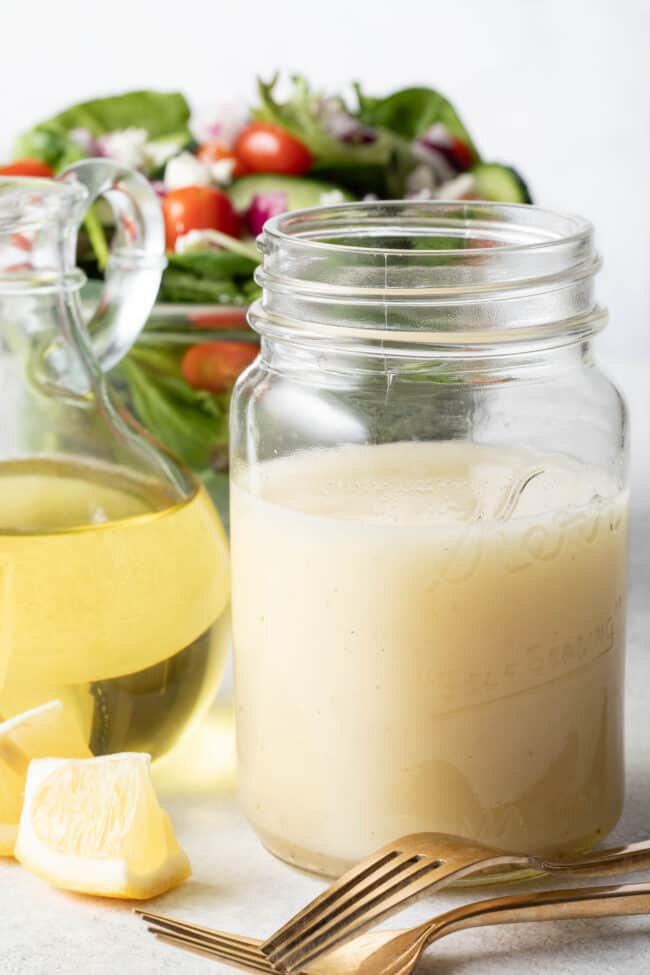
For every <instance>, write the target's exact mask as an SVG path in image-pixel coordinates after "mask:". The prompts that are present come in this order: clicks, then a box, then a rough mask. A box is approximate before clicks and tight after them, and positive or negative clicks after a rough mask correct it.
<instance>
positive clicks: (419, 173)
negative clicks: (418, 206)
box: [406, 163, 437, 199]
mask: <svg viewBox="0 0 650 975" xmlns="http://www.w3.org/2000/svg"><path fill="white" fill-rule="evenodd" d="M436 182H437V180H436V174H435V173H434V171H433V169H432V168H431V166H429V165H427V163H419V165H417V166H416V167H415V168H414V169H412V170H411V172H410V173H409V174H408V176H407V177H406V195H407V196H408V197H409V198H412V197H414V196H417V197H418V198H424V199H428V198H429V197H431V196H432V195H433V191H434V190H435V188H436ZM423 194H424V196H423V197H422V195H423Z"/></svg>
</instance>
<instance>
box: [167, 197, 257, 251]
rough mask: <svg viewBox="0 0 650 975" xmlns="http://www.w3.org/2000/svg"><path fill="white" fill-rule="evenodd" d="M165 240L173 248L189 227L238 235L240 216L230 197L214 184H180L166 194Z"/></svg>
mask: <svg viewBox="0 0 650 975" xmlns="http://www.w3.org/2000/svg"><path fill="white" fill-rule="evenodd" d="M162 208H163V216H164V218H165V240H166V244H167V248H168V249H169V250H173V248H174V245H175V243H176V238H177V237H180V236H182V234H186V233H188V231H190V230H220V231H221V232H222V233H224V234H229V235H230V236H231V237H239V234H240V230H241V227H240V223H239V217H238V216H237V214H236V213H235V211H234V209H233V206H232V203H231V202H230V199H229V198H228V196H227V195H226V194H225V193H222V191H221V190H218V189H216V188H215V187H214V186H183V187H182V189H179V190H172V191H171V192H170V193H167V195H166V196H165V198H164V200H163V202H162Z"/></svg>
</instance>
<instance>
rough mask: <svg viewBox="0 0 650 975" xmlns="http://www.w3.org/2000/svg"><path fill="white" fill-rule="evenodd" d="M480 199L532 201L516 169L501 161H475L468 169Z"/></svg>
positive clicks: (500, 201) (515, 201) (502, 201)
mask: <svg viewBox="0 0 650 975" xmlns="http://www.w3.org/2000/svg"><path fill="white" fill-rule="evenodd" d="M470 172H471V174H472V176H473V177H474V180H475V181H476V189H477V195H478V197H479V199H481V200H492V201H493V202H494V203H532V202H533V200H532V197H531V195H530V191H529V189H528V187H527V186H526V183H525V182H524V180H523V179H522V178H521V176H520V175H519V173H518V172H517V170H516V169H513V168H512V167H511V166H503V165H502V164H501V163H477V164H476V165H475V166H472V169H471V170H470Z"/></svg>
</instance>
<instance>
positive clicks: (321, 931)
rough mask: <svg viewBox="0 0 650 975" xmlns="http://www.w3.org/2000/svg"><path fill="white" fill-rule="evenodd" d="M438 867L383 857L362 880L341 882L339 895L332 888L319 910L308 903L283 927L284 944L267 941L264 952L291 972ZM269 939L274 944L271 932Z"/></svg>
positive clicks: (401, 898)
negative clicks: (379, 863)
mask: <svg viewBox="0 0 650 975" xmlns="http://www.w3.org/2000/svg"><path fill="white" fill-rule="evenodd" d="M439 866H440V861H438V860H433V859H431V858H429V857H421V856H414V855H407V854H399V855H396V856H395V857H393V858H391V859H390V860H384V861H383V863H382V864H381V866H380V867H379V869H377V870H375V871H373V873H372V874H370V875H368V874H366V876H365V877H364V878H363V879H364V882H363V883H361V884H352V885H349V884H346V885H344V892H343V895H342V896H341V895H340V894H339V896H336V891H331V894H330V896H329V897H326V898H324V900H323V902H322V903H323V904H324V907H323V908H321V909H320V910H319V909H318V908H316V910H313V909H310V905H308V906H307V908H306V910H305V912H303V916H302V917H301V916H300V915H299V916H298V917H297V918H296V919H295V920H296V921H297V922H298V923H297V924H296V925H295V926H294V925H293V923H292V924H291V928H289V926H287V929H286V934H285V938H284V940H283V943H281V944H280V945H279V946H278V947H276V948H275V949H274V950H272V951H269V950H268V948H267V944H266V943H265V944H263V945H262V951H263V952H264V953H265V954H266V955H267V957H268V958H269V959H270V961H272V963H273V964H274V965H275V966H276V967H281V968H286V969H287V970H288V971H293V970H295V969H296V967H298V966H299V965H300V964H304V962H305V961H306V960H307V959H308V958H310V957H312V956H313V955H315V954H321V953H323V952H324V951H325V950H326V946H327V950H329V948H330V947H334V945H335V944H338V942H339V941H341V940H343V939H344V938H345V937H347V936H348V935H349V934H350V932H354V933H355V934H357V933H360V932H361V931H363V930H364V929H365V928H367V927H369V926H370V925H371V924H372V923H374V922H375V921H376V920H378V918H379V917H381V916H382V915H383V914H385V913H388V912H390V911H391V910H393V909H394V908H395V907H396V906H397V905H399V904H402V903H403V904H406V902H408V900H410V899H411V898H413V897H414V896H416V895H417V894H419V893H420V892H421V891H422V890H425V889H426V888H427V887H429V886H430V885H431V884H432V883H434V880H433V878H432V874H434V873H435V871H436V870H437V868H438V867H439ZM325 893H326V894H327V893H328V892H327V891H326V892H325ZM314 907H316V905H314ZM271 940H272V941H273V942H276V943H277V939H276V937H275V936H274V937H273V938H272V939H271Z"/></svg>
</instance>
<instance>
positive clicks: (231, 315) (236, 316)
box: [187, 308, 249, 329]
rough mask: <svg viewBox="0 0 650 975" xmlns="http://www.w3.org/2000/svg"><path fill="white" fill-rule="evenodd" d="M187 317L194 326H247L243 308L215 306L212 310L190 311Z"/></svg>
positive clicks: (227, 327) (237, 327)
mask: <svg viewBox="0 0 650 975" xmlns="http://www.w3.org/2000/svg"><path fill="white" fill-rule="evenodd" d="M187 317H188V319H189V320H190V321H191V323H192V326H193V327H194V328H224V329H229V328H232V329H235V328H236V329H241V328H245V329H248V328H249V325H248V322H247V321H246V309H245V308H216V309H215V310H214V311H199V312H190V314H188V316H187Z"/></svg>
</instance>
